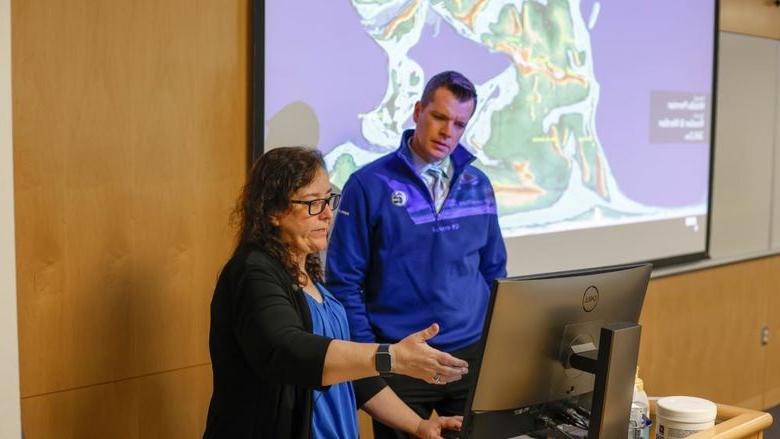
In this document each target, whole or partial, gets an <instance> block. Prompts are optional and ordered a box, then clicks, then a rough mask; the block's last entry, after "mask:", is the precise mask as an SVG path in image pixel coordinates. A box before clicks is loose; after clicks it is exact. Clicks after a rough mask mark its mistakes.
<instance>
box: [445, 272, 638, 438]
mask: <svg viewBox="0 0 780 439" xmlns="http://www.w3.org/2000/svg"><path fill="white" fill-rule="evenodd" d="M651 271H652V266H651V265H650V264H632V265H621V266H612V267H601V268H592V269H585V270H576V271H567V272H558V273H548V274H538V275H530V276H521V277H515V278H508V279H499V280H497V281H496V282H495V283H494V285H493V290H492V296H491V300H490V305H489V308H488V312H487V315H486V321H485V328H484V332H483V336H482V340H481V349H482V355H481V357H480V358H481V361H480V363H479V364H478V365H476V370H475V373H476V376H477V378H476V382H475V384H474V387H473V388H472V390H471V392H470V395H469V398H468V400H467V406H466V412H465V413H464V423H463V430H462V432H461V433H460V437H461V438H465V437H470V438H480V439H482V438H488V439H492V438H508V437H514V436H517V435H519V434H523V433H527V432H529V431H531V429H533V428H536V427H538V424H537V423H535V422H534V421H533V419H531V418H530V417H529V416H524V414H525V413H528V412H530V411H531V410H530V408H533V407H538V406H539V405H543V404H546V403H550V402H554V401H559V400H564V399H569V398H572V397H574V396H578V395H583V394H586V393H589V392H593V394H594V398H593V416H591V430H594V434H592V435H590V436H589V437H598V435H599V431H598V430H599V429H611V431H613V432H614V431H617V430H620V429H621V428H624V430H623V434H627V431H628V414H629V411H630V404H631V394H632V391H633V383H634V372H635V368H636V361H637V355H638V351H639V325H638V324H637V323H636V322H638V320H639V313H640V311H641V309H642V302H643V301H644V296H645V291H646V289H647V284H648V281H649V278H650V273H651ZM626 322H627V323H626ZM604 328H607V329H604ZM605 337H606V338H605ZM605 344H608V345H609V346H605ZM577 353H579V354H577ZM573 354H575V355H574V357H576V358H574V357H573V356H572V355H573ZM575 360H576V361H575ZM572 364H574V365H575V366H577V367H579V368H580V369H585V370H590V372H585V371H583V370H580V369H578V368H577V367H574V366H572ZM472 367H473V366H472ZM591 372H593V373H591ZM594 388H595V390H596V391H595V392H594ZM610 416H611V418H610ZM624 416H625V419H623V417H624ZM594 418H597V419H596V421H595V422H596V423H597V424H600V425H593V422H594V421H593V419H594ZM610 423H612V424H615V423H617V424H619V425H617V426H615V425H609V424H610ZM602 437H609V436H608V435H603V436H602ZM615 437H618V436H615Z"/></svg>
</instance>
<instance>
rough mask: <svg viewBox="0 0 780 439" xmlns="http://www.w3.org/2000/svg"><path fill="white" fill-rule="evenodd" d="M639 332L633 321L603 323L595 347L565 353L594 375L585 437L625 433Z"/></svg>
mask: <svg viewBox="0 0 780 439" xmlns="http://www.w3.org/2000/svg"><path fill="white" fill-rule="evenodd" d="M640 334H641V327H640V326H639V325H638V324H636V323H615V324H611V325H607V326H605V327H603V328H601V334H600V336H599V347H598V349H595V348H594V349H591V350H586V351H579V352H578V350H577V349H574V350H573V351H572V353H571V356H570V357H569V364H570V365H571V366H572V367H575V368H577V369H579V370H582V371H585V372H589V373H592V374H594V375H596V382H595V385H594V389H593V402H592V406H591V414H590V428H589V429H588V439H598V438H599V437H601V438H619V437H626V435H627V434H628V421H629V417H630V416H631V399H632V398H633V393H634V377H635V374H636V364H637V358H638V356H639V337H640ZM591 346H592V344H591ZM573 348H574V347H573Z"/></svg>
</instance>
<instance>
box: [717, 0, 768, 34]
mask: <svg viewBox="0 0 780 439" xmlns="http://www.w3.org/2000/svg"><path fill="white" fill-rule="evenodd" d="M720 30H722V31H726V32H734V33H738V34H746V35H753V36H757V37H764V38H772V39H776V40H780V7H777V6H775V2H774V0H720Z"/></svg>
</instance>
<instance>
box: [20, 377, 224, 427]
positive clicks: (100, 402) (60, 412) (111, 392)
mask: <svg viewBox="0 0 780 439" xmlns="http://www.w3.org/2000/svg"><path fill="white" fill-rule="evenodd" d="M210 395H211V367H210V366H209V365H203V366H197V367H190V368H185V369H180V370H176V371H172V372H167V373H161V374H155V375H150V376H145V377H141V378H136V379H129V380H122V381H119V382H115V383H109V384H102V385H95V386H88V387H84V388H80V389H74V390H68V391H64V392H56V393H50V394H44V395H40V396H34V397H28V398H22V413H23V416H22V425H23V429H24V434H25V437H26V438H27V439H45V438H58V439H84V438H112V439H142V438H196V437H201V436H202V435H203V428H204V427H205V425H206V414H207V412H208V403H209V397H210Z"/></svg>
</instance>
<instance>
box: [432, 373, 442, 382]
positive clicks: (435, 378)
mask: <svg viewBox="0 0 780 439" xmlns="http://www.w3.org/2000/svg"><path fill="white" fill-rule="evenodd" d="M433 383H434V384H440V383H441V375H439V374H438V373H437V374H436V375H434V376H433Z"/></svg>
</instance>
